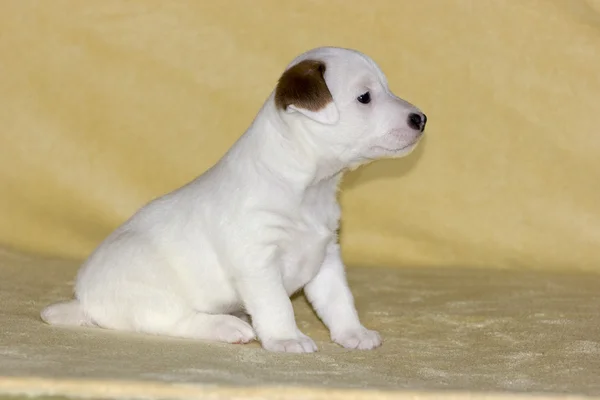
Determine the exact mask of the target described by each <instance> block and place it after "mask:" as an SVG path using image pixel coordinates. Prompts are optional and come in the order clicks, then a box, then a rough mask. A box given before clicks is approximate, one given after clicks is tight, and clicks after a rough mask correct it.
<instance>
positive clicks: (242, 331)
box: [165, 312, 256, 344]
mask: <svg viewBox="0 0 600 400" xmlns="http://www.w3.org/2000/svg"><path fill="white" fill-rule="evenodd" d="M165 333H166V334H170V335H173V336H179V337H187V338H192V339H200V340H209V341H218V342H225V343H236V344H242V343H248V342H250V341H252V340H254V339H255V337H256V335H255V334H254V329H252V326H250V324H248V323H247V322H245V321H242V320H241V319H240V318H238V317H236V316H233V315H227V314H205V313H199V312H194V313H192V314H190V315H188V316H186V317H184V318H183V319H181V320H179V321H178V322H177V323H176V324H175V325H174V326H173V327H172V329H169V330H167V331H166V332H165Z"/></svg>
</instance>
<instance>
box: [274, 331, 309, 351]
mask: <svg viewBox="0 0 600 400" xmlns="http://www.w3.org/2000/svg"><path fill="white" fill-rule="evenodd" d="M262 347H263V348H264V349H265V350H268V351H273V352H285V353H314V352H315V351H317V345H316V344H315V342H313V340H312V339H311V338H309V337H308V336H306V335H304V334H301V335H299V336H298V337H297V338H294V339H275V338H272V339H265V340H263V341H262Z"/></svg>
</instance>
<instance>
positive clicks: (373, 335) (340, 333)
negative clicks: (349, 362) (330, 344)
mask: <svg viewBox="0 0 600 400" xmlns="http://www.w3.org/2000/svg"><path fill="white" fill-rule="evenodd" d="M304 293H305V294H306V297H307V298H308V300H309V301H310V303H311V304H312V306H313V308H314V309H315V311H316V312H317V315H319V317H320V318H321V320H322V321H323V323H324V324H325V325H326V326H327V327H328V328H329V331H330V333H331V339H332V340H333V341H334V342H336V343H338V344H340V345H342V346H343V347H346V348H351V349H361V350H370V349H374V348H376V347H378V346H379V345H381V337H380V336H379V333H377V332H375V331H371V330H368V329H367V328H365V327H364V326H363V325H362V324H361V323H360V320H359V318H358V313H357V312H356V308H355V306H354V298H353V296H352V293H351V292H350V288H349V287H348V282H347V281H346V274H345V271H344V264H343V262H342V259H341V256H340V249H339V245H338V244H337V243H335V242H332V243H331V244H330V245H329V247H328V249H327V255H326V257H325V260H324V262H323V265H322V267H321V270H320V271H319V273H318V274H317V275H316V276H315V277H314V278H313V279H312V280H311V281H310V282H309V283H308V284H307V285H306V286H305V287H304Z"/></svg>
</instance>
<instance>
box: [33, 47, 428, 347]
mask: <svg viewBox="0 0 600 400" xmlns="http://www.w3.org/2000/svg"><path fill="white" fill-rule="evenodd" d="M425 123H426V117H425V115H424V114H423V113H422V112H421V111H420V110H419V109H417V108H416V107H415V106H413V105H411V104H410V103H408V102H406V101H404V100H402V99H400V98H398V97H396V96H395V95H394V94H392V92H391V91H390V89H389V88H388V84H387V81H386V78H385V76H384V74H383V73H382V72H381V70H380V69H379V67H378V66H377V65H376V64H375V62H373V61H372V60H371V59H370V58H369V57H367V56H365V55H364V54H361V53H359V52H357V51H353V50H348V49H341V48H333V47H323V48H317V49H313V50H311V51H308V52H306V53H304V54H302V55H300V56H298V57H297V58H296V59H295V60H294V61H293V62H292V63H291V64H290V65H289V66H288V67H287V69H286V70H285V72H284V73H283V75H282V76H281V78H280V79H279V82H278V84H277V87H276V88H275V90H274V91H273V93H272V94H271V95H270V96H269V98H268V99H267V101H266V102H265V104H264V105H263V107H262V109H261V110H260V112H259V113H258V115H257V116H256V119H255V120H254V121H253V122H252V124H251V126H250V127H249V128H248V130H247V131H246V132H245V133H244V135H243V136H242V137H241V138H240V139H239V140H238V141H237V142H236V143H235V144H234V145H233V147H232V148H231V149H230V150H229V151H228V152H227V153H226V154H225V155H224V156H223V158H222V159H221V160H220V161H219V162H218V163H217V164H216V165H214V166H213V167H212V168H210V169H209V170H208V171H206V172H205V173H204V174H202V175H201V176H199V177H198V178H197V179H195V180H194V181H192V182H190V183H189V184H187V185H186V186H184V187H182V188H179V189H177V190H175V191H174V192H171V193H169V194H167V195H165V196H163V197H160V198H158V199H156V200H154V201H152V202H150V203H149V204H147V205H146V206H145V207H143V208H142V209H141V210H139V211H138V212H137V213H136V214H135V215H134V216H133V217H132V218H130V219H129V220H128V221H127V222H125V223H124V224H123V225H122V226H120V227H119V228H118V229H117V230H116V231H115V232H113V233H112V234H111V235H110V236H109V237H108V238H107V239H106V240H105V241H104V242H103V243H102V244H101V245H100V246H99V247H98V248H97V249H96V250H95V252H94V253H93V254H92V255H91V256H90V257H89V259H88V260H87V261H86V262H85V264H84V265H83V266H82V268H81V270H80V272H79V274H78V277H77V283H76V286H75V300H72V301H69V302H64V303H58V304H54V305H51V306H49V307H47V308H46V309H44V310H43V311H42V319H43V320H44V321H46V322H47V323H49V324H55V325H81V326H99V327H103V328H107V329H116V330H123V331H137V332H144V333H148V334H157V335H169V336H178V337H186V338H196V339H205V340H216V341H223V342H230V343H246V342H249V341H251V340H253V339H254V338H255V337H256V336H257V337H258V339H259V340H260V342H261V343H262V346H263V347H264V348H265V349H267V350H271V351H287V352H313V351H316V350H317V347H316V346H315V343H314V342H313V341H312V340H311V339H310V338H309V337H307V336H306V335H304V334H303V333H302V332H300V330H299V329H298V327H297V326H296V322H295V319H294V311H293V309H292V303H291V301H290V295H292V294H293V293H294V292H296V291H298V290H300V289H304V293H305V294H306V296H307V298H308V300H309V301H310V303H311V304H312V306H313V307H314V309H315V311H316V312H317V314H318V316H319V317H320V318H321V320H322V321H323V322H324V324H325V325H326V326H327V327H328V328H329V331H330V333H331V339H332V340H333V341H335V342H336V343H338V344H340V345H342V346H344V347H347V348H357V349H372V348H375V347H377V346H379V345H380V344H381V338H380V336H379V334H378V333H377V332H374V331H371V330H368V329H366V328H365V327H364V326H363V325H362V324H361V322H360V321H359V318H358V315H357V312H356V308H355V306H354V300H353V297H352V294H351V293H350V289H349V288H348V284H347V281H346V277H345V272H344V264H343V262H342V259H341V258H340V249H339V245H338V241H337V235H336V232H337V229H338V223H339V219H340V208H339V205H338V202H337V200H336V192H337V190H338V183H339V181H340V178H341V176H342V174H343V173H344V171H346V170H348V169H351V168H355V167H357V166H359V165H361V164H365V163H368V162H370V161H373V160H375V159H378V158H386V157H401V156H404V155H407V154H408V153H410V152H411V151H412V150H413V148H414V147H415V146H416V145H417V142H418V141H419V139H420V137H421V134H422V132H423V129H424V127H425ZM246 314H248V315H249V316H250V317H251V322H252V325H250V324H249V323H248V322H246V321H248V319H247V318H246V317H247V315H246Z"/></svg>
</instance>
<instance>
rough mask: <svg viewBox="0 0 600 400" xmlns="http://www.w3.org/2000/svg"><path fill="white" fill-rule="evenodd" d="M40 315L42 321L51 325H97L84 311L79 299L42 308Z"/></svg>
mask: <svg viewBox="0 0 600 400" xmlns="http://www.w3.org/2000/svg"><path fill="white" fill-rule="evenodd" d="M40 316H41V317H42V321H44V322H45V323H47V324H49V325H62V326H95V324H94V323H93V322H92V320H91V318H89V317H88V316H87V315H85V313H84V312H83V308H81V303H80V302H79V300H71V301H65V302H62V303H56V304H52V305H49V306H48V307H46V308H44V309H43V310H42V312H41V314H40Z"/></svg>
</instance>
